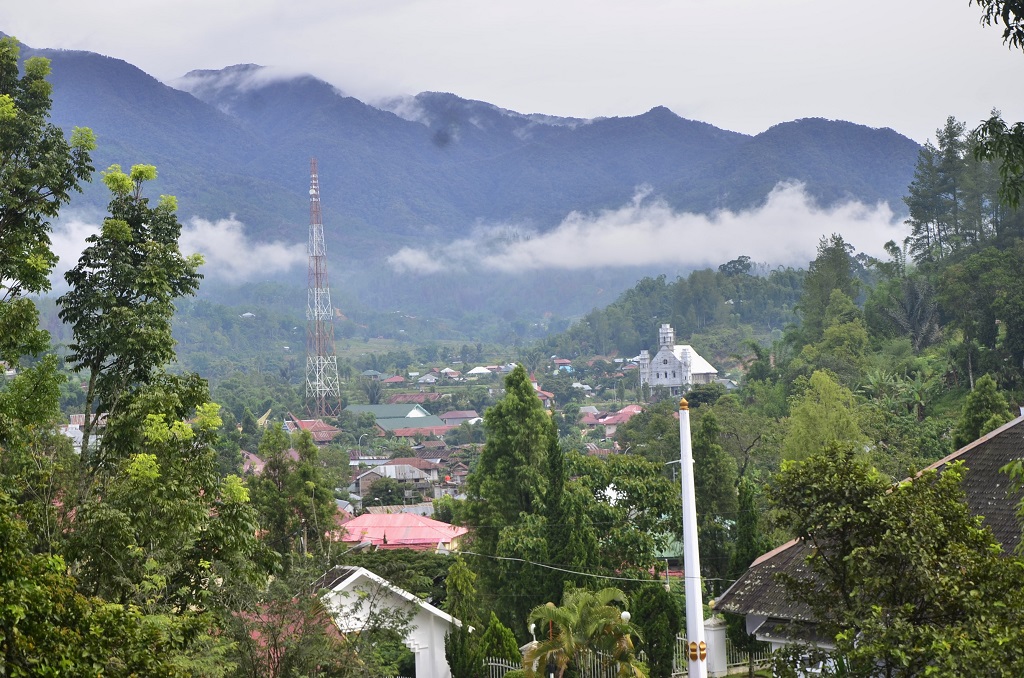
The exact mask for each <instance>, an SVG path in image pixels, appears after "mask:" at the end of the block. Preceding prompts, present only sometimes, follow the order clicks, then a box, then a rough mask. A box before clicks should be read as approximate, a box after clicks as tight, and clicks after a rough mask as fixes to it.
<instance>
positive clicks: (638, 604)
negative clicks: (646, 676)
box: [632, 584, 683, 678]
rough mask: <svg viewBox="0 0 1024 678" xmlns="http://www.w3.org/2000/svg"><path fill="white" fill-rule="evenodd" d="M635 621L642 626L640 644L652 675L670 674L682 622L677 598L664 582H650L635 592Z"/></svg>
mask: <svg viewBox="0 0 1024 678" xmlns="http://www.w3.org/2000/svg"><path fill="white" fill-rule="evenodd" d="M632 603H633V605H632V609H633V623H634V624H636V625H637V627H638V628H639V629H640V633H641V636H642V638H643V641H641V642H640V643H639V644H640V646H641V647H642V648H643V651H644V653H645V654H646V655H647V663H648V665H649V666H650V669H651V673H650V675H651V678H670V676H671V675H672V662H673V660H674V658H675V653H676V635H677V634H678V633H679V630H680V629H681V628H682V625H683V615H681V614H680V612H679V603H678V602H677V601H676V598H675V597H674V596H673V595H672V594H671V593H669V592H668V591H666V590H665V588H664V587H663V586H662V585H661V584H648V585H645V586H643V587H642V588H640V589H639V590H638V591H637V592H636V593H634V594H633V596H632Z"/></svg>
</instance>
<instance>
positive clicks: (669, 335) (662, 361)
mask: <svg viewBox="0 0 1024 678" xmlns="http://www.w3.org/2000/svg"><path fill="white" fill-rule="evenodd" d="M658 346H659V348H658V352H657V353H656V354H655V356H654V358H653V359H652V358H651V354H650V352H649V351H646V350H645V351H640V357H639V367H640V385H641V387H642V386H643V385H644V384H648V385H649V386H650V388H651V389H652V390H653V389H655V388H657V387H658V386H662V387H664V388H665V389H667V390H668V393H669V395H674V396H681V395H684V394H685V393H686V392H687V391H689V390H690V389H691V388H692V387H693V386H694V385H697V384H710V383H712V382H713V381H714V380H715V379H717V378H718V370H717V369H715V368H714V367H713V366H712V365H711V363H709V362H708V361H707V360H705V359H704V358H702V357H701V356H700V355H699V354H698V353H697V352H696V351H694V350H693V347H692V346H690V345H688V344H676V332H675V330H673V329H672V326H671V325H668V324H664V325H662V326H661V327H660V328H659V329H658Z"/></svg>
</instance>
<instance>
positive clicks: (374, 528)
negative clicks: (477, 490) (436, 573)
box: [341, 513, 469, 549]
mask: <svg viewBox="0 0 1024 678" xmlns="http://www.w3.org/2000/svg"><path fill="white" fill-rule="evenodd" d="M342 530H343V531H344V534H343V536H342V539H341V540H342V541H346V542H364V541H368V542H371V543H373V544H374V545H376V546H377V547H378V548H413V549H415V548H434V547H436V546H437V545H438V544H444V545H446V546H447V545H449V544H451V542H452V541H453V540H457V539H458V538H459V537H461V536H462V535H464V534H466V533H467V532H469V530H467V529H466V528H464V527H455V526H454V525H449V524H448V523H442V522H441V521H440V520H433V519H431V518H427V517H425V516H418V515H415V514H413V513H381V514H373V513H364V514H363V515H361V516H359V517H358V518H353V519H352V520H350V521H348V522H346V523H345V524H344V525H343V526H342Z"/></svg>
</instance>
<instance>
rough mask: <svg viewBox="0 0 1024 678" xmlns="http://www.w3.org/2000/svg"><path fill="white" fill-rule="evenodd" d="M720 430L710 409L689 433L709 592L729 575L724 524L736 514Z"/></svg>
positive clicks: (732, 472)
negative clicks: (694, 430)
mask: <svg viewBox="0 0 1024 678" xmlns="http://www.w3.org/2000/svg"><path fill="white" fill-rule="evenodd" d="M720 434H721V429H720V428H719V426H718V420H717V418H716V417H715V414H714V412H713V411H708V412H707V413H706V414H704V415H703V416H702V417H701V418H700V424H699V425H698V427H697V431H696V433H695V435H694V436H693V480H694V492H695V494H696V500H697V515H698V516H700V520H699V523H698V534H699V535H700V542H701V564H702V565H703V566H704V567H705V568H706V570H707V574H708V575H709V576H710V579H709V584H710V585H711V587H712V588H711V594H712V595H715V594H716V593H717V588H718V584H719V582H720V581H722V580H724V579H725V578H726V577H728V575H729V565H730V550H731V543H730V539H729V529H728V527H727V526H728V524H730V523H732V522H733V521H734V520H735V516H736V509H737V504H736V481H737V475H736V462H735V461H734V460H733V458H732V457H731V456H729V455H728V454H726V452H725V451H724V450H723V449H722V446H721V445H719V443H718V441H719V439H720Z"/></svg>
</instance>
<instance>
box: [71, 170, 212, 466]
mask: <svg viewBox="0 0 1024 678" xmlns="http://www.w3.org/2000/svg"><path fill="white" fill-rule="evenodd" d="M155 177H156V168H154V167H152V166H151V165H135V166H133V167H132V169H131V172H130V173H129V174H125V173H123V172H122V171H121V168H120V167H119V166H117V165H112V166H111V167H110V169H109V170H108V171H107V172H106V173H105V174H104V176H103V180H104V182H105V183H106V185H107V187H108V188H109V189H110V190H111V192H112V193H113V194H114V197H113V199H112V200H111V202H110V217H108V218H107V219H105V220H104V221H103V226H102V230H101V232H100V233H99V234H96V235H92V236H89V238H87V239H86V242H87V243H88V245H87V246H86V248H85V250H84V251H83V252H82V256H81V257H80V258H79V260H78V264H77V265H76V266H75V267H74V268H73V269H71V270H70V271H68V272H67V273H65V274H64V278H65V280H66V281H67V283H68V285H70V287H71V289H70V290H68V292H66V293H65V294H63V295H61V297H60V298H59V299H58V300H57V302H58V304H59V305H60V308H61V310H60V318H61V320H63V321H64V322H66V323H67V324H68V325H70V326H71V328H72V330H73V331H74V335H75V340H74V341H73V342H72V343H71V345H70V346H69V348H70V353H69V355H68V362H69V363H70V364H71V365H72V367H73V368H74V370H75V371H79V370H85V371H86V373H87V374H88V376H89V381H88V386H87V389H86V395H85V405H86V418H85V425H84V426H83V427H82V435H83V438H82V455H81V457H82V464H83V466H84V467H85V468H86V469H87V470H90V471H95V470H96V469H97V468H99V467H100V466H102V465H103V463H104V461H105V460H104V458H103V454H104V446H103V445H102V444H101V445H100V450H99V451H98V453H97V454H96V455H94V454H92V452H91V451H90V449H89V445H90V442H89V441H90V434H91V433H92V430H93V426H94V424H95V416H96V414H97V413H98V412H106V413H109V416H110V417H116V416H117V414H118V413H119V411H120V408H121V407H122V399H123V396H124V395H125V394H126V392H127V391H128V390H129V389H131V388H133V387H135V386H137V385H140V384H145V383H147V382H148V381H149V380H150V379H151V378H152V376H153V374H154V373H155V371H156V370H158V369H159V368H161V367H162V366H164V365H166V364H167V363H168V362H169V361H170V360H172V359H173V358H174V339H173V338H172V337H171V317H172V316H173V314H174V299H175V298H176V297H179V296H182V295H187V294H193V293H194V292H195V291H196V289H197V288H198V287H199V281H200V279H201V277H202V276H201V275H200V274H199V272H198V269H199V265H200V264H201V263H202V258H201V257H200V256H199V255H192V256H190V257H184V256H182V254H181V251H180V249H179V248H178V237H179V236H180V235H181V224H180V223H179V222H178V218H177V216H176V214H175V210H176V208H177V203H176V201H175V199H174V198H173V197H171V196H161V198H160V202H159V204H158V205H157V206H156V207H150V205H149V199H148V198H145V197H143V195H142V187H143V184H144V183H145V182H146V181H148V180H151V179H154V178H155Z"/></svg>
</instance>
